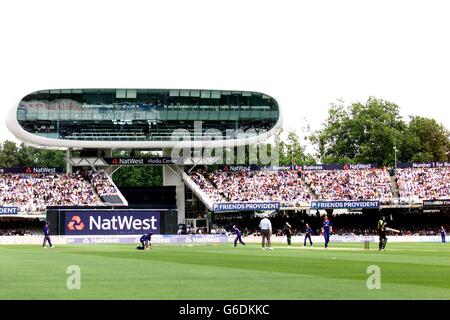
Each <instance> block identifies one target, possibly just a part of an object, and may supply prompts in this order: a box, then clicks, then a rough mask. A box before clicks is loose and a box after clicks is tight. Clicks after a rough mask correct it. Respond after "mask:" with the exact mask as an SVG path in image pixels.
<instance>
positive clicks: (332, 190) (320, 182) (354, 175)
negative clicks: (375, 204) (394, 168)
mask: <svg viewBox="0 0 450 320" xmlns="http://www.w3.org/2000/svg"><path fill="white" fill-rule="evenodd" d="M303 176H304V178H305V182H306V184H308V185H309V186H310V187H311V189H312V190H313V191H314V193H315V195H316V197H317V199H319V200H380V201H381V203H383V204H388V203H390V202H391V201H392V199H393V194H392V191H391V179H390V176H389V172H388V171H387V170H384V169H371V170H321V171H305V172H303Z"/></svg>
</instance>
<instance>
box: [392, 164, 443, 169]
mask: <svg viewBox="0 0 450 320" xmlns="http://www.w3.org/2000/svg"><path fill="white" fill-rule="evenodd" d="M397 168H398V169H408V168H450V162H398V163H397Z"/></svg>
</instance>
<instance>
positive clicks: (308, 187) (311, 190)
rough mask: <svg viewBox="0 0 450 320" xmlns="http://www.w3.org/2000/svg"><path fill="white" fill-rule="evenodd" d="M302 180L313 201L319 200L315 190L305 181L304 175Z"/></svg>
mask: <svg viewBox="0 0 450 320" xmlns="http://www.w3.org/2000/svg"><path fill="white" fill-rule="evenodd" d="M300 180H301V181H302V183H303V185H304V186H305V187H306V189H308V193H309V196H310V198H311V200H315V199H317V195H316V193H315V192H314V190H313V189H312V188H311V187H310V186H309V184H307V183H306V181H305V179H304V178H303V175H302V176H301V178H300Z"/></svg>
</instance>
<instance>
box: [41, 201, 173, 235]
mask: <svg viewBox="0 0 450 320" xmlns="http://www.w3.org/2000/svg"><path fill="white" fill-rule="evenodd" d="M95 210H99V211H100V210H101V211H105V210H110V211H111V214H113V213H114V211H121V212H123V211H130V212H133V211H138V210H139V209H134V210H133V209H131V208H129V207H80V206H74V207H48V208H47V212H46V216H47V218H46V219H47V221H48V222H49V224H50V231H51V234H54V235H65V234H66V226H65V220H66V213H67V212H73V211H95ZM140 210H150V211H158V212H160V234H176V233H177V230H178V211H177V210H172V209H171V210H168V209H154V208H150V209H144V208H140Z"/></svg>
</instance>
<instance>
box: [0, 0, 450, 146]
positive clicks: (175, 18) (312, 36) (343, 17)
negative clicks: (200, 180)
mask: <svg viewBox="0 0 450 320" xmlns="http://www.w3.org/2000/svg"><path fill="white" fill-rule="evenodd" d="M449 9H450V3H448V1H429V0H428V1H415V0H409V1H402V0H396V1H392V0H390V1H385V0H377V1H361V0H358V1H350V0H339V1H336V0H334V1H333V0H329V1H325V0H314V1H300V0H296V1H289V0H284V1H265V0H257V1H251V0H248V1H244V0H240V1H236V0H227V1H212V0H209V1H208V0H202V1H200V0H191V1H186V0H185V1H173V0H164V1H133V0H128V1H115V0H112V1H85V0H78V1H49V0H41V1H23V0H17V1H2V2H1V3H0V44H1V45H0V125H1V129H2V130H0V141H2V140H5V139H10V140H14V141H17V140H16V139H15V138H14V137H13V136H12V135H11V134H10V133H9V132H8V129H7V128H6V125H5V118H6V114H7V113H8V112H10V111H11V108H14V107H15V106H16V105H17V103H18V102H19V101H20V99H21V98H22V97H23V96H25V95H26V94H28V93H30V92H33V91H35V90H41V89H57V88H96V87H99V88H107V87H111V88H192V89H196V88H199V89H225V90H226V89H230V90H233V89H234V90H249V91H259V92H263V93H266V94H268V95H270V96H272V97H274V98H275V99H276V100H277V101H278V103H279V105H280V108H281V109H282V112H283V119H284V125H283V127H284V128H285V129H286V130H289V129H294V130H297V131H300V132H301V131H302V128H304V127H305V126H306V125H307V124H309V125H310V126H311V128H312V129H313V130H314V129H318V128H319V127H320V125H321V124H322V123H323V122H324V120H325V118H326V115H327V110H328V108H329V105H330V103H333V102H335V101H337V100H338V99H341V100H343V101H344V102H345V103H347V104H349V103H351V102H355V101H366V100H367V99H368V98H369V97H370V96H375V97H377V98H381V99H385V100H389V101H392V102H394V103H396V104H397V105H399V106H400V108H401V114H402V115H403V116H404V117H405V119H407V116H408V115H421V116H425V117H431V118H435V119H437V120H438V121H439V122H441V123H443V124H444V125H445V126H446V127H447V128H450V111H449V110H450V109H449V108H450V102H449V95H448V93H449V91H450V90H449V89H450V86H449V84H450V58H449V57H450V41H449V40H448V39H449V38H450V19H448V14H449V13H450V10H449Z"/></svg>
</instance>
